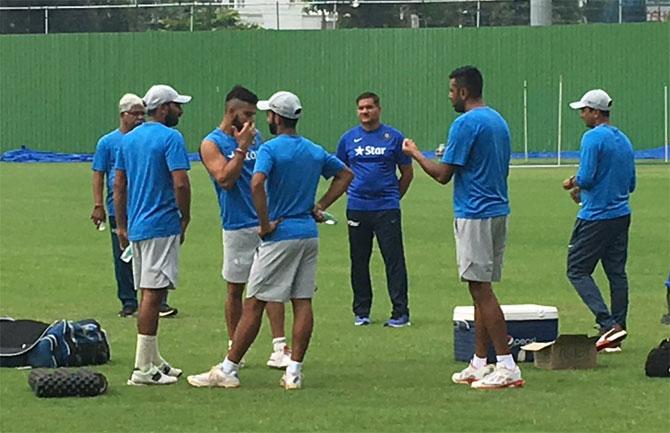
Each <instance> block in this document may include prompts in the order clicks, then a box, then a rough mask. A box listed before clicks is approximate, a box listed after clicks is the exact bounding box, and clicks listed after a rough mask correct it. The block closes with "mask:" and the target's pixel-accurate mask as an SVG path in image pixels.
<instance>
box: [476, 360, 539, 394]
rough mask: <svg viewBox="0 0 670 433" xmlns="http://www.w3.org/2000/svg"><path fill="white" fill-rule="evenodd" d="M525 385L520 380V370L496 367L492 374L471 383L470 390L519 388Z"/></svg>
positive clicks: (516, 367) (523, 381) (517, 368)
mask: <svg viewBox="0 0 670 433" xmlns="http://www.w3.org/2000/svg"><path fill="white" fill-rule="evenodd" d="M525 383H526V381H525V380H523V379H522V378H521V370H520V369H519V367H518V366H516V365H515V366H514V368H513V369H512V370H510V369H507V368H505V367H503V366H496V369H495V371H494V372H493V373H491V374H488V375H486V376H484V378H483V379H481V380H477V381H475V382H472V384H471V385H470V387H471V388H475V389H502V388H521V387H522V386H524V385H525Z"/></svg>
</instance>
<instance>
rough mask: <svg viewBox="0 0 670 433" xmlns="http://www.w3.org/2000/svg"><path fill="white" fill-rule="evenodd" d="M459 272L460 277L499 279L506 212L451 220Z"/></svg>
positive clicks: (467, 278)
mask: <svg viewBox="0 0 670 433" xmlns="http://www.w3.org/2000/svg"><path fill="white" fill-rule="evenodd" d="M454 238H455V239H456V260H457V263H458V276H459V277H460V278H461V280H463V281H479V282H493V281H500V278H501V276H502V267H503V254H504V252H505V240H506V239H507V216H500V217H495V218H487V219H464V218H456V219H455V220H454Z"/></svg>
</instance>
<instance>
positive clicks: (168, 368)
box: [156, 359, 182, 377]
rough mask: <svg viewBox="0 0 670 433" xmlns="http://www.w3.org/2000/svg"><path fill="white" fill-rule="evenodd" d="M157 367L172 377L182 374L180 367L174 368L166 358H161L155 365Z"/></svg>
mask: <svg viewBox="0 0 670 433" xmlns="http://www.w3.org/2000/svg"><path fill="white" fill-rule="evenodd" d="M156 367H158V369H159V370H160V372H161V373H163V374H166V375H168V376H172V377H179V376H181V374H182V370H181V368H175V367H173V366H171V365H170V364H168V362H167V361H166V360H164V359H163V360H162V362H161V364H160V365H157V366H156Z"/></svg>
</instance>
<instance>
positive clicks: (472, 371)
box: [451, 363, 495, 385]
mask: <svg viewBox="0 0 670 433" xmlns="http://www.w3.org/2000/svg"><path fill="white" fill-rule="evenodd" d="M494 371H495V366H494V365H491V364H488V365H485V366H483V367H482V368H475V367H474V366H473V365H472V363H470V364H468V366H467V367H466V368H465V369H463V370H461V371H459V372H458V373H454V374H453V375H452V376H451V380H452V382H454V383H461V384H465V385H470V384H471V383H472V382H475V381H477V380H481V379H483V378H484V376H488V375H489V374H491V373H493V372H494Z"/></svg>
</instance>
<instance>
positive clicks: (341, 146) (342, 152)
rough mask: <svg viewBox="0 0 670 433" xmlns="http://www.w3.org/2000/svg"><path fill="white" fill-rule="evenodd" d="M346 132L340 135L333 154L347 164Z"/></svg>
mask: <svg viewBox="0 0 670 433" xmlns="http://www.w3.org/2000/svg"><path fill="white" fill-rule="evenodd" d="M346 136H347V135H346V134H345V135H343V136H342V137H340V142H339V143H338V144H337V153H336V154H335V155H336V156H337V158H338V159H339V160H340V161H342V162H344V163H345V164H347V165H349V158H348V157H347V141H346Z"/></svg>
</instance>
